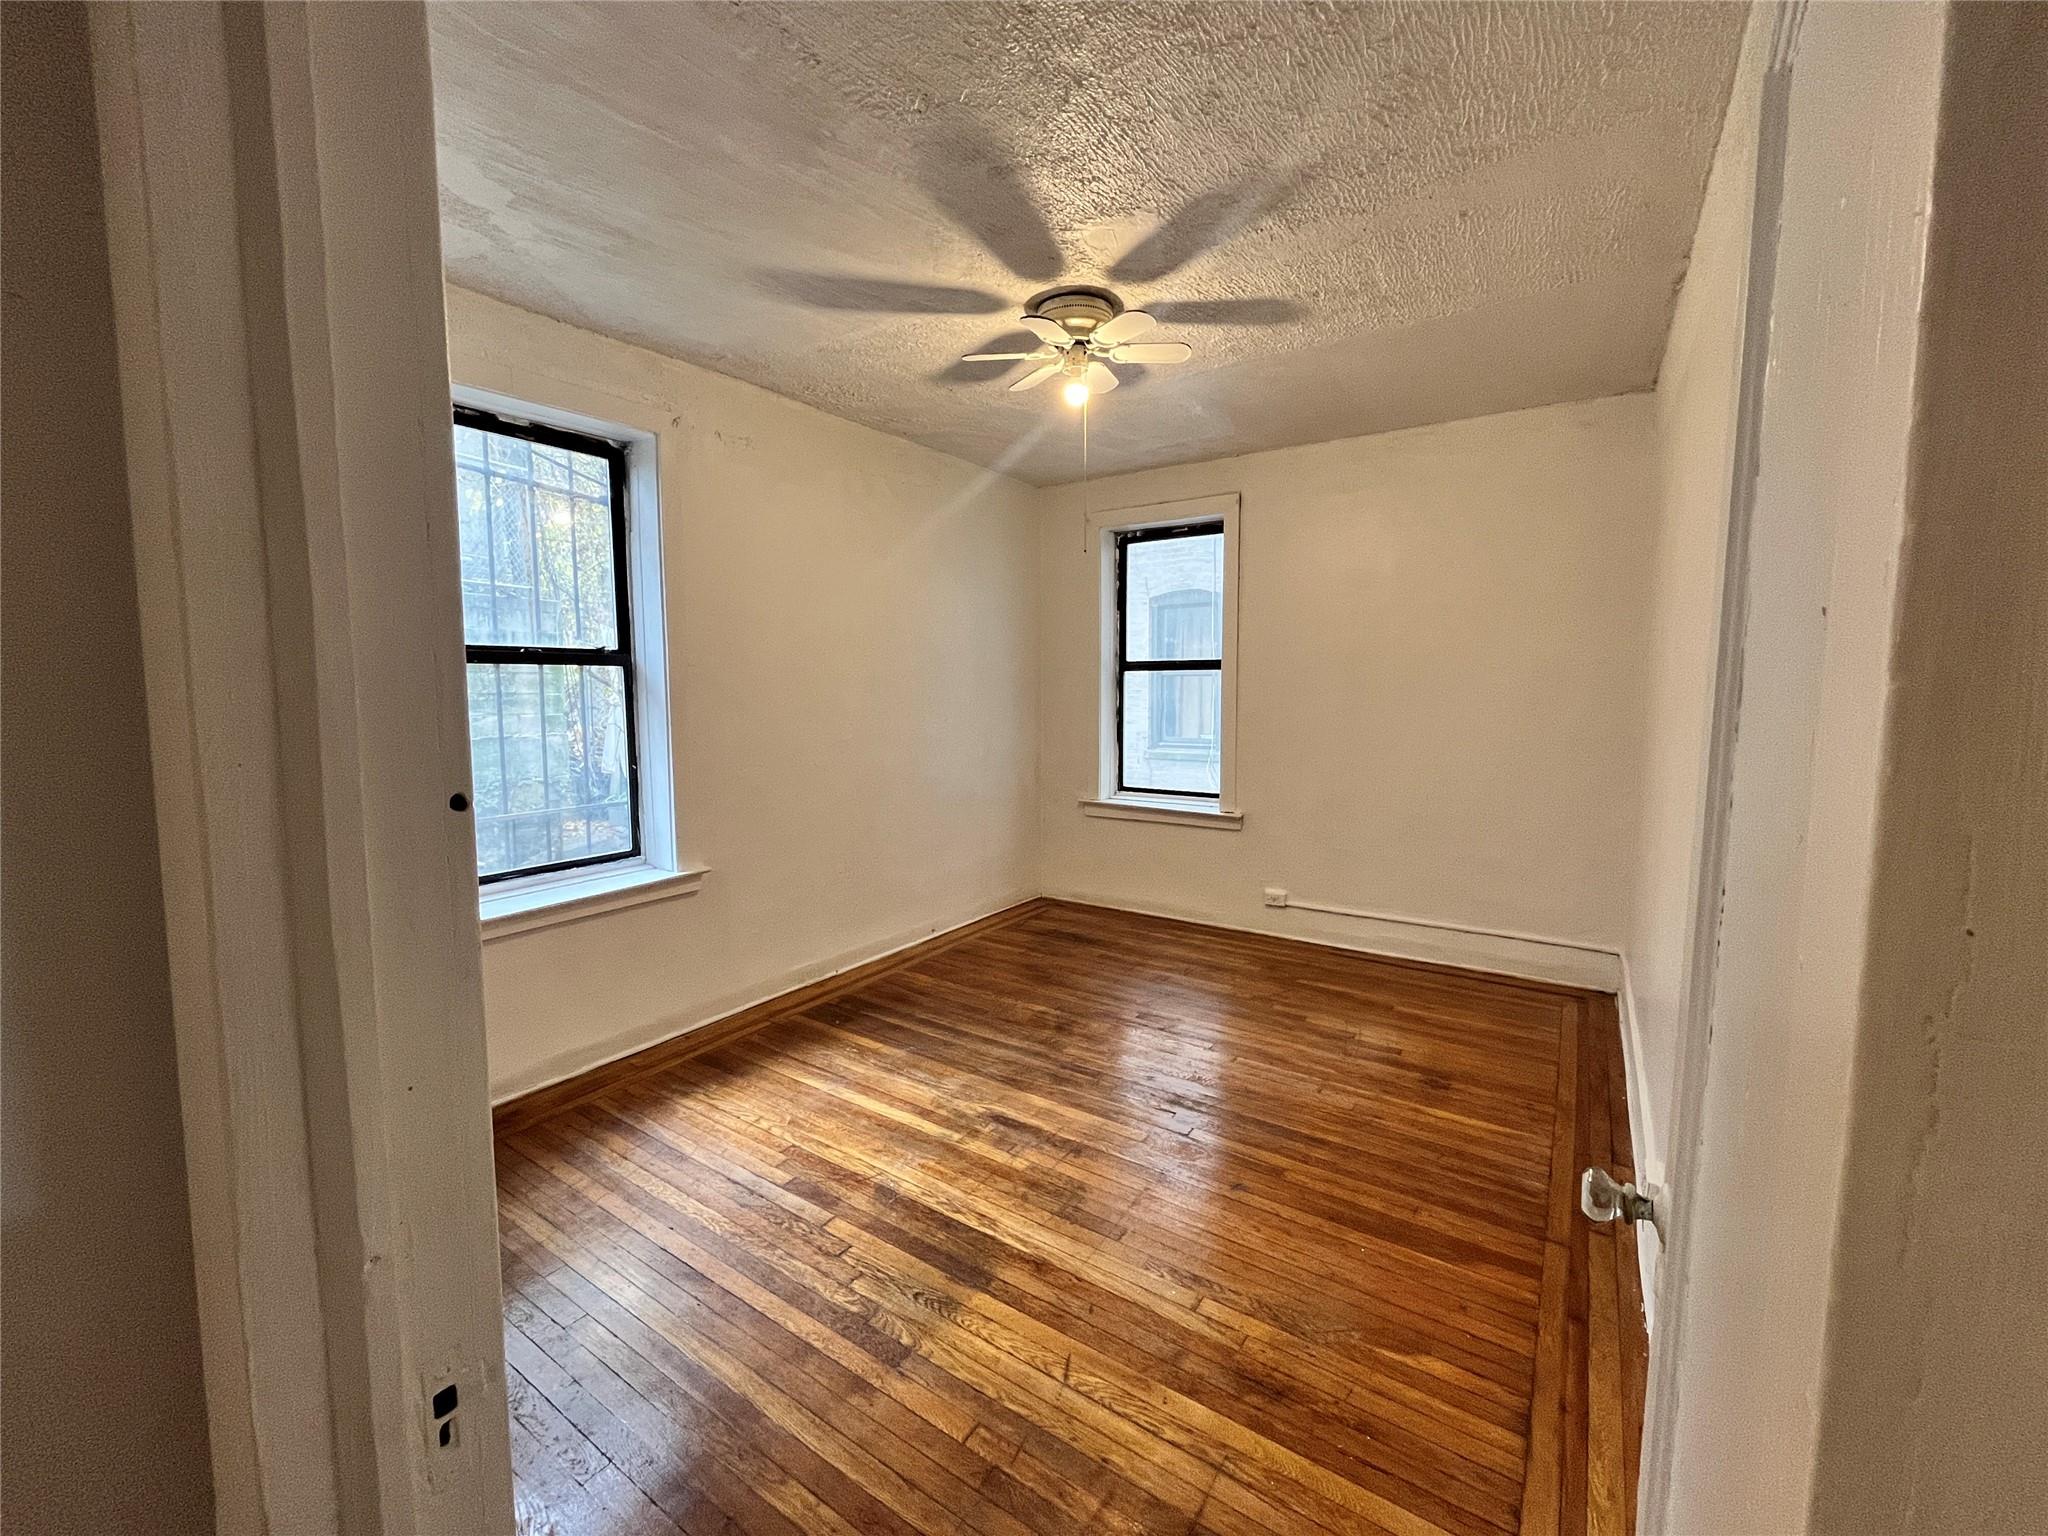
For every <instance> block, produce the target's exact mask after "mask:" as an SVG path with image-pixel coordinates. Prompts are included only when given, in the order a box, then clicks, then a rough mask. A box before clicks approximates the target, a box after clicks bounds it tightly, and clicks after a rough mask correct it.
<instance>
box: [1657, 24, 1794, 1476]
mask: <svg viewBox="0 0 2048 1536" xmlns="http://www.w3.org/2000/svg"><path fill="white" fill-rule="evenodd" d="M1805 9H1806V7H1805V0H1774V3H1773V14H1772V16H1771V20H1770V24H1771V39H1770V52H1769V54H1768V56H1767V58H1766V61H1765V66H1764V79H1763V90H1762V93H1761V100H1760V102H1759V106H1758V122H1757V150H1756V174H1755V188H1754V191H1753V194H1752V197H1753V201H1752V204H1751V220H1750V242H1749V258H1748V263H1747V272H1746V275H1745V277H1744V281H1743V318H1742V327H1743V334H1742V349H1741V382H1740V386H1739V389H1738V394H1737V404H1736V421H1735V441H1734V447H1733V456H1732V459H1733V461H1732V463H1731V465H1730V473H1729V500H1728V521H1727V529H1726V533H1725V538H1724V545H1723V551H1722V558H1721V601H1720V614H1719V633H1718V638H1717V641H1716V655H1715V663H1714V693H1713V705H1712V716H1711V720H1710V723H1709V727H1708V739H1707V761H1706V771H1705V773H1704V775H1703V781H1702V784H1701V790H1700V803H1699V810H1698V817H1699V834H1698V838H1697V841H1696V844H1695V847H1694V852H1693V893H1692V900H1691V909H1690V920H1689V925H1688V930H1687V933H1686V941H1685V955H1684V961H1683V982H1682V990H1681V996H1680V1000H1679V1019H1680V1023H1679V1041H1678V1056H1679V1060H1678V1085H1677V1094H1676V1097H1675V1100H1674V1112H1673V1115H1672V1125H1671V1140H1670V1143H1669V1148H1668V1150H1669V1156H1670V1175H1669V1179H1668V1183H1667V1186H1666V1188H1665V1189H1663V1190H1661V1191H1659V1203H1660V1206H1661V1208H1662V1212H1663V1214H1662V1215H1661V1216H1660V1219H1659V1224H1658V1226H1659V1230H1658V1233H1657V1241H1658V1242H1659V1243H1660V1244H1661V1248H1662V1252H1661V1256H1660V1258H1659V1259H1658V1261H1657V1262H1656V1264H1655V1266H1654V1268H1652V1267H1650V1266H1649V1265H1647V1264H1646V1265H1645V1268H1644V1274H1643V1278H1644V1281H1645V1284H1646V1286H1652V1285H1653V1286H1654V1289H1653V1290H1651V1289H1646V1291H1645V1302H1646V1306H1647V1308H1648V1309H1649V1310H1650V1312H1651V1314H1652V1315H1653V1316H1660V1317H1662V1319H1663V1322H1662V1324H1661V1325H1660V1326H1659V1327H1658V1328H1657V1329H1656V1330H1655V1331H1654V1332H1653V1333H1652V1336H1651V1340H1650V1368H1649V1381H1648V1385H1647V1395H1646V1401H1645V1403H1644V1414H1643V1431H1642V1433H1643V1445H1642V1455H1641V1463H1640V1465H1641V1474H1640V1475H1641V1487H1640V1489H1639V1491H1638V1499H1637V1508H1638V1509H1639V1510H1640V1511H1643V1512H1644V1513H1645V1515H1646V1516H1649V1515H1652V1514H1653V1513H1654V1512H1656V1511H1659V1510H1661V1509H1662V1508H1663V1504H1664V1498H1665V1490H1666V1487H1667V1485H1668V1481H1669V1478H1670V1471H1671V1461H1672V1453H1673V1441H1672V1430H1673V1412H1672V1410H1673V1407H1674V1405H1675V1401H1676V1396H1677V1361H1678V1359H1679V1355H1680V1347H1679V1345H1680V1341H1679V1337H1678V1335H1679V1333H1680V1331H1681V1330H1682V1328H1683V1322H1682V1315H1683V1308H1682V1306H1681V1305H1680V1301H1681V1299H1682V1297H1683V1294H1684V1290H1685V1284H1686V1266H1687V1263H1688V1260H1689V1257H1690V1249H1691V1240H1690V1231H1691V1226H1692V1215H1693V1211H1692V1202H1691V1200H1690V1198H1689V1196H1690V1194H1691V1191H1692V1189H1693V1186H1694V1163H1695V1160H1696V1154H1697V1150H1698V1141H1699V1127H1700V1119H1701V1110H1702V1105H1703V1103H1704V1100H1705V1095H1706V1086H1707V1068H1708V1058H1709V1054H1710V1052H1709V1046H1710V1043H1711V1040H1712V1035H1713V1028H1712V1025H1713V1004H1714V977H1715V971H1716V966H1717V962H1718V959H1719V947H1720V930H1721V890H1722V885H1723V882H1724V880H1725V878H1726V874H1727V867H1728V831H1729V824H1730V810H1731V791H1732V789H1733V785H1734V772H1735V741H1736V730H1737V726H1738V724H1739V720H1740V715H1741V704H1742V668H1743V641H1744V634H1745V628H1746V624H1747V615H1748V606H1749V553H1750V531H1751V526H1752V523H1753V521H1754V517H1755V511H1756V492H1757V478H1758V467H1759V452H1758V441H1759V436H1760V433H1761V430H1762V425H1763V405H1764V381H1765V374H1766V370H1767V368H1768V365H1769V362H1770V347H1771V301H1772V293H1773V289H1774V287H1775V285H1776V277H1777V259H1778V229H1779V220H1780V215H1781V211H1782V203H1783V199H1784V185H1785V149H1786V140H1787V132H1788V126H1789V109H1790V101H1791V84H1792V67H1793V59H1794V56H1795V54H1796V52H1797V46H1798V41H1799V30H1800V24H1801V21H1802V19H1803V17H1804V15H1805ZM1634 1087H1635V1085H1634V1083H1633V1082H1631V1084H1630V1088H1631V1090H1632V1091H1633V1089H1634ZM1646 1107H1647V1106H1646ZM1653 1276H1654V1281H1653Z"/></svg>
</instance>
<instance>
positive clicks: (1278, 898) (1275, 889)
mask: <svg viewBox="0 0 2048 1536" xmlns="http://www.w3.org/2000/svg"><path fill="white" fill-rule="evenodd" d="M1266 905H1267V906H1269V907H1284V906H1286V905H1287V892H1286V891H1285V890H1283V889H1282V888H1281V887H1280V886H1277V885H1269V886H1267V887H1266Z"/></svg>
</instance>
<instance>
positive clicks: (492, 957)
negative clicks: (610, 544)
mask: <svg viewBox="0 0 2048 1536" xmlns="http://www.w3.org/2000/svg"><path fill="white" fill-rule="evenodd" d="M448 319H449V346H450V352H451V366H452V371H453V374H454V378H455V381H456V383H457V384H458V385H468V386H472V387H476V388H481V389H488V390H492V391H496V392H498V393H502V394H506V395H510V396H513V397H515V398H518V399H522V400H527V401H530V402H533V403H534V404H537V405H544V406H555V407H557V408H561V409H567V410H573V411H577V412H581V413H583V414H585V415H588V416H594V417H597V418H599V419H601V420H606V421H611V422H616V423H619V424H621V425H624V426H627V427H632V428H638V429H641V430H645V431H652V432H656V433H658V434H659V435H660V450H659V475H660V481H661V497H662V505H663V529H662V536H663V555H664V563H665V565H666V569H667V598H666V601H667V611H668V620H669V637H670V639H669V666H670V683H671V693H672V696H673V708H674V721H675V739H676V746H675V757H676V775H677V785H678V796H677V798H678V802H679V813H680V825H681V838H680V842H681V853H682V856H683V860H684V862H685V863H696V864H704V865H708V866H709V867H710V871H711V872H710V874H709V875H708V876H707V877H706V879H705V881H704V884H703V887H702V889H701V890H700V891H698V892H697V893H695V894H693V895H686V896H680V897H676V898H673V899H670V900H667V901H662V902H657V903H653V904H650V905H645V906H638V907H633V908H630V909H627V910H623V911H618V912H610V913H605V914H602V915H599V916H595V917H590V918H586V919H584V920H583V921H580V922H576V923H571V924H567V925H563V926H557V927H552V928H545V929H539V930H535V931H531V932H527V933H520V934H515V935H511V936H508V937H501V938H496V939H493V940H492V941H491V942H489V943H487V944H486V945H485V947H484V982H485V993H486V1010H487V1015H488V1023H489V1031H490V1052H491V1077H492V1084H493V1091H494V1093H496V1094H497V1095H499V1096H501V1097H502V1096H504V1095H506V1094H509V1093H512V1092H516V1091H519V1090H522V1089H526V1088H530V1087H534V1086H537V1085H538V1084H540V1083H543V1082H546V1081H550V1080H552V1079H554V1078H557V1077H561V1076H564V1075H567V1074H569V1073H571V1072H574V1071H576V1070H578V1069H580V1068H583V1067H586V1066H589V1065H592V1064H594V1063H595V1062H597V1061H600V1060H603V1059H605V1058H607V1057H609V1056H612V1055H616V1054H619V1053H621V1052H623V1051H626V1050H628V1049H631V1048H633V1047H636V1046H639V1045H642V1044H646V1043H648V1042H650V1041H653V1040H657V1039H661V1038H664V1037H666V1036H668V1035H671V1034H674V1033H676V1032H677V1031H679V1030H681V1029H683V1028H686V1027H688V1026H691V1025H694V1024H698V1023H702V1022H706V1021H708V1020H710V1019H713V1018H716V1017H718V1016H720V1015H722V1014H725V1013H728V1012H730V1011H732V1010H733V1009H735V1008H737V1007H740V1006H743V1005H745V1004H747V1003H750V1002H753V1001H755V1000H757V999H759V998H762V997H765V996H769V995H772V994H774V993H776V992H780V991H783V990H785V989H787V988H789V987H792V986H795V985H798V984H800V983H802V982H804V981H806V980H809V979H812V978H813V977H816V976H819V975H823V974H826V973H828V972H829V971H832V970H836V969H840V968H842V967H844V966H846V965H849V964H853V963H856V962H858V961H860V960H862V959H866V958H868V957H869V956H872V955H874V954H877V953H880V952H882V951H884V950H887V949H891V948H895V947H897V946H900V945H902V944H905V943H908V942H911V941H913V940H915V939H918V938H922V937H924V936H926V935H928V934H930V933H932V932H934V931H936V930H939V929H943V928H948V927H952V926H954V925H956V924H958V923H961V922H965V921H967V920H969V919H971V918H973V917H976V916H979V915H981V914H983V913H985V912H988V911H992V910H994V909H996V908H999V907H1002V906H1005V905H1008V904H1010V903H1012V902H1015V901H1018V900H1021V899H1023V898H1024V897H1026V896H1028V895H1031V894H1033V893H1035V891H1036V889H1037V877H1036V872H1035V870H1034V867H1033V862H1032V844H1033V838H1034V832H1035V826H1034V819H1035V814H1036V806H1035V800H1034V795H1033V775H1034V771H1035V765H1036V755H1037V754H1036V729H1037V727H1036V712H1035V708H1034V700H1035V697H1036V689H1037V652H1036V612H1035V607H1034V584H1035V581H1036V551H1037V533H1036V526H1035V521H1034V518H1033V516H1032V502H1031V499H1030V493H1029V491H1028V490H1027V489H1026V488H1025V487H1023V486H1021V485H1019V484H1017V483H1016V482H1013V481H1010V480H1007V479H1005V478H1003V477H1000V476H996V475H992V474H990V473H989V472H987V471H985V470H982V469H980V468H978V467H976V466H974V465H970V464H967V463H964V462H963V461H961V460H957V459H953V458H949V457H947V456H945V455H943V454H939V453H934V452H932V451H931V450H929V449H925V448H919V447H916V446H914V445H912V444H909V443H906V442H902V441H900V440H898V439H895V438H890V437H886V436H884V435H882V434H881V433H879V432H875V431H872V430H869V429H868V428H865V427H857V426H853V425H851V424H849V423H846V422H843V421H839V420H836V419H835V418H833V417H830V416H827V415H824V414H823V413H821V412H819V411H815V410H812V409H810V408H808V407H806V406H802V405H798V404H795V403H793V402H791V401H788V400H784V399H782V398H780V397H778V396H775V395H771V394H769V393H767V392H766V391H764V390H760V389H756V388H754V387H752V386H750V385H745V384H740V383H737V382H735V381H733V380H730V379H726V378H723V377H721V376H719V375H716V374H713V373H709V372H706V371H705V370H703V369H699V368H694V367H691V366H689V365H687V364H684V363H681V362H677V361H675V360H673V359H670V358H666V357H662V356H659V355H657V354H655V353H652V352H648V351H645V350H642V349H640V348H637V347H632V346H628V345H625V344H624V343H621V342H616V341H613V340H610V339H608V338H605V337H601V336H597V335H594V334H591V333H589V332H585V331H580V330H576V329H574V328H571V327H569V326H565V325H562V324H560V323H558V322H555V321H552V320H546V319H543V318H541V317H539V316H536V315H533V314H529V313H527V312H525V311H522V310H517V309H513V308H510V307H508V306H505V305H502V304H499V303H496V302H494V301H492V300H489V299H486V298H483V297H481V296H479V295H476V294H473V293H468V292H464V291H462V290H451V291H450V293H449V315H448Z"/></svg>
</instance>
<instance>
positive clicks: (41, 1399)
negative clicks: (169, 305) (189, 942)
mask: <svg viewBox="0 0 2048 1536" xmlns="http://www.w3.org/2000/svg"><path fill="white" fill-rule="evenodd" d="M0 12H4V14H0V51H4V55H5V82H6V83H5V89H4V90H0V101H4V102H5V111H6V121H5V128H4V132H0V142H4V144H5V146H6V149H5V161H4V170H0V188H4V189H5V201H6V209H5V214H4V222H5V224H6V228H7V242H6V256H5V282H4V287H5V290H6V312H5V320H4V325H5V330H6V335H7V345H6V349H5V360H6V361H5V381H4V385H0V399H4V401H5V403H6V420H5V426H4V430H0V441H4V443H5V445H6V449H5V454H4V467H0V487H4V488H0V508H4V511H5V532H4V542H5V546H6V575H5V582H4V588H5V596H4V598H0V611H4V614H5V628H4V632H0V635H4V639H0V654H4V658H5V669H4V670H5V674H6V681H5V686H4V689H0V700H4V705H5V712H4V717H0V718H4V725H0V730H4V733H5V737H6V754H7V761H6V773H7V793H6V796H5V798H4V800H0V806H4V807H5V810H4V814H0V849H4V855H5V856H4V860H0V884H4V886H5V889H6V899H5V901H4V903H0V913H4V918H5V922H4V928H0V935H4V959H0V978H4V980H5V992H4V998H0V1013H4V1016H5V1030H4V1053H0V1081H4V1085H5V1110H4V1113H0V1124H4V1127H5V1140H4V1144H0V1145H4V1153H0V1157H4V1163H5V1170H4V1174H0V1190H4V1198H0V1255H4V1267H0V1290H4V1291H5V1295H6V1306H5V1308H4V1310H0V1321H4V1332H0V1355H4V1357H5V1360H6V1391H5V1393H4V1394H0V1527H5V1528H6V1529H7V1530H9V1531H22V1532H29V1531H34V1532H38V1533H43V1536H67V1533H72V1532H76V1533H80V1536H102V1533H106V1532H113V1531H155V1532H163V1533H165V1536H199V1533H201V1532H208V1531H211V1530H213V1528H214V1486H213V1473H212V1467H211V1464H210V1460H209V1451H208V1436H207V1421H206V1397H205V1393H204V1391H203V1390H202V1387H201V1381H200V1348H199V1305H198V1298H197V1295H196V1292H195V1288H194V1283H193V1274H192V1239H191V1225H190V1223H191V1215H190V1208H189V1205H188V1203H187V1198H186V1188H185V1146H184V1135H183V1123H182V1120H181V1117H180V1114H179V1104H178V1068H177V1055H176V1043H175V1040H174V1038H173V1031H172V1025H171V992H170V962H169V959H168V956H167V954H166V950H165V939H164V910H163V887H162V883H161V873H160V870H159V867H158V864H157V821H156V814H155V808H154V805H153V803H152V800H151V796H150V760H149V735H148V722H147V719H146V715H145V710H144V705H143V693H142V637H141V625H140V620H139V618H138V616H137V611H136V595H135V550H134V544H133V542H132V531H131V529H130V526H129V518H128V506H129V503H128V486H127V479H126V475H125V473H124V471H125V461H124V458H123V455H122V451H121V432H120V414H121V395H120V387H119V378H118V375H117V365H116V357H115V350H114V328H113V297H112V293H111V291H110V288H109V275H108V264H107V245H106V231H105V225H104V223H103V222H102V206H101V198H100V177H99V143H98V139H97V129H96V125H95V122H94V114H93V95H92V72H91V61H90V59H89V58H88V56H87V40H86V8H85V7H84V6H66V5H8V6H5V7H4V8H0Z"/></svg>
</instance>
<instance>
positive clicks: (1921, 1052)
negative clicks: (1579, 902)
mask: <svg viewBox="0 0 2048 1536" xmlns="http://www.w3.org/2000/svg"><path fill="white" fill-rule="evenodd" d="M2015 188H2032V189H2034V192H2035V194H2037V195H2032V196H2013V195H2012V192H2013V189H2015ZM1917 396H1918V402H1919V409H1918V411H1917V413H1916V416H1915V421H1914V440H1913V463H1912V469H1911V476H1910V488H1909V492H1908V504H1907V511H1906V517H1907V527H1906V535H1905V541H1904V545H1903V549H1902V551H1901V555H1902V558H1901V562H1900V568H1899V573H1898V579H1899V610H1898V611H1899V624H1898V628H1897V632H1896V639H1895V643H1894V646H1893V649H1892V663H1891V669H1890V682H1891V691H1890V697H1889V700H1888V719H1887V723H1886V736H1887V740H1886V768H1887V772H1886V776H1885V781H1884V800H1883V804H1882V807H1881V809H1880V812H1879V817H1878V826H1877V845H1878V851H1877V864H1876V871H1875V889H1874V893H1873V897H1872V903H1871V931H1870V950H1871V958H1870V966H1869V970H1868V971H1867V972H1866V975H1865V980H1864V987H1863V995H1862V998H1861V999H1860V1002H1861V1006H1862V1013H1863V1018H1862V1024H1861V1030H1860V1033H1859V1039H1858V1043H1857V1061H1856V1072H1855V1078H1854V1083H1853V1088H1852V1107H1851V1116H1850V1136H1849V1149H1848V1162H1849V1167H1848V1172H1847V1175H1846V1177H1845V1179H1844V1181H1843V1191H1842V1206H1843V1216H1842V1224H1841V1231H1840V1241H1839V1244H1838V1247H1837V1249H1836V1255H1835V1276H1834V1297H1833V1301H1832V1304H1831V1307H1830V1312H1829V1319H1828V1352H1827V1365H1826V1372H1825V1375H1824V1377H1823V1383H1824V1396H1823V1408H1822V1430H1821V1439H1820V1449H1819V1463H1820V1464H1819V1468H1818V1470H1817V1473H1816V1475H1815V1480H1814V1496H1813V1501H1812V1524H1813V1528H1814V1529H1815V1530H1816V1531H1829V1532H1841V1533H1843V1536H1851V1533H1858V1532H1865V1531H1879V1530H1884V1531H1899V1532H1907V1533H1913V1536H1923V1533H1924V1536H1936V1533H1944V1532H1952V1531H2012V1532H2017V1531H2029V1530H2040V1529H2043V1528H2044V1527H2048V1458H2044V1457H2043V1455H2042V1447H2043V1443H2044V1439H2048V1318H2044V1316H2043V1298H2044V1295H2048V1281H2044V1276H2048V14H2044V13H2043V12H2042V11H2041V10H2040V9H2039V8H2038V7H2035V8H2031V11H2030V9H2029V8H2024V7H2018V6H1976V5H1958V6H1954V7H1952V8H1951V9H1950V11H1949V29H1948V35H1947V42H1946V68H1945V75H1944V79H1943V84H1942V125H1941V136H1940V141H1939V145H1938V149H1937V163H1936V170H1935V183H1934V203H1933V219H1932V230H1931V234H1930V237H1929V244H1928V260H1927V303H1926V309H1925V312H1924V318H1923V327H1922V343H1921V368H1920V378H1919V382H1918V388H1917Z"/></svg>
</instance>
